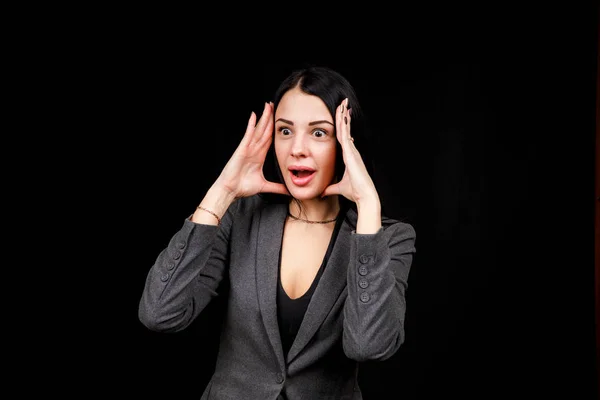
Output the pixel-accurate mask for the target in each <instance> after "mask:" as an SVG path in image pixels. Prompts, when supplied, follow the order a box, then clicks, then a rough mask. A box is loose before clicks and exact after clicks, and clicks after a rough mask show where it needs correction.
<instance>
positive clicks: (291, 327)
mask: <svg viewBox="0 0 600 400" xmlns="http://www.w3.org/2000/svg"><path fill="white" fill-rule="evenodd" d="M344 214H345V213H340V214H339V216H338V219H337V220H336V223H335V227H334V228H333V233H332V235H331V239H330V241H329V246H328V247H327V252H326V253H325V257H323V262H322V263H321V266H320V267H319V271H318V272H317V275H316V276H315V279H314V280H313V282H312V284H311V285H310V288H308V290H307V291H306V293H304V294H303V295H302V296H300V297H298V298H297V299H291V298H290V297H289V296H288V295H287V293H286V292H285V290H284V289H283V285H282V284H281V247H282V246H280V250H279V277H278V279H277V282H278V284H277V322H278V323H279V333H280V335H281V343H282V345H283V354H284V355H286V357H287V353H288V351H289V350H290V348H291V347H292V343H294V339H295V338H296V334H297V333H298V330H299V329H300V324H301V323H302V319H304V314H305V313H306V309H307V307H308V303H310V299H311V298H312V295H313V293H314V291H315V288H316V287H317V284H318V283H319V279H320V278H321V275H323V270H324V269H325V266H326V265H327V260H328V259H329V255H330V254H331V250H332V249H333V245H334V243H335V239H336V237H337V234H338V232H339V229H340V227H341V226H342V221H343V220H344V217H343V215H344ZM281 240H282V242H283V237H282V238H281Z"/></svg>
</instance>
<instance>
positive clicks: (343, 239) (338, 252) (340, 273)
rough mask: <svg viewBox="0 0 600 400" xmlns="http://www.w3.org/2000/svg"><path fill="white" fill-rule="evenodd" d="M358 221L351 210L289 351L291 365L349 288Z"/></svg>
mask: <svg viewBox="0 0 600 400" xmlns="http://www.w3.org/2000/svg"><path fill="white" fill-rule="evenodd" d="M356 219H357V215H356V212H355V211H354V210H353V209H349V210H348V212H347V214H346V219H345V220H344V222H343V223H342V226H341V227H340V231H339V232H338V236H337V239H336V242H335V244H334V247H333V249H332V251H331V255H330V257H329V260H328V261H327V264H326V265H325V271H323V275H322V276H321V280H320V281H319V284H318V285H317V287H316V289H315V292H314V293H313V297H312V299H311V301H310V303H309V304H308V308H307V310H306V314H305V315H304V319H303V320H302V324H300V328H299V331H298V334H297V335H296V339H295V340H294V343H293V344H292V347H291V349H290V351H289V354H288V360H287V361H288V363H290V362H291V361H292V360H293V359H294V357H296V356H297V355H298V354H299V353H300V351H302V349H303V348H304V347H305V346H306V345H307V344H308V342H309V341H310V339H311V338H312V337H313V335H314V334H315V332H316V331H317V329H318V328H319V326H320V325H321V324H322V323H323V320H324V319H325V317H326V316H327V314H329V311H330V310H331V308H332V307H333V305H334V303H335V302H336V301H337V300H338V298H339V297H340V294H341V293H342V291H343V289H344V288H345V287H346V283H347V274H348V261H349V259H350V235H351V233H352V231H353V230H354V229H355V226H356ZM349 221H350V223H349Z"/></svg>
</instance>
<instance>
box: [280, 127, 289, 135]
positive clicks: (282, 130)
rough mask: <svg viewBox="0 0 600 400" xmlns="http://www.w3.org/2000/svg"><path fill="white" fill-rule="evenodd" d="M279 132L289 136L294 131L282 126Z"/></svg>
mask: <svg viewBox="0 0 600 400" xmlns="http://www.w3.org/2000/svg"><path fill="white" fill-rule="evenodd" d="M278 131H279V132H280V133H281V134H282V135H283V136H288V135H291V134H292V131H291V130H290V129H289V128H286V127H285V126H282V127H280V128H279V129H278Z"/></svg>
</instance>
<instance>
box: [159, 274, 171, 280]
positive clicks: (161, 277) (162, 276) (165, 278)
mask: <svg viewBox="0 0 600 400" xmlns="http://www.w3.org/2000/svg"><path fill="white" fill-rule="evenodd" d="M170 277H171V275H169V273H168V272H167V273H165V274H163V275H161V276H160V280H161V281H163V282H166V281H168V280H169V278H170Z"/></svg>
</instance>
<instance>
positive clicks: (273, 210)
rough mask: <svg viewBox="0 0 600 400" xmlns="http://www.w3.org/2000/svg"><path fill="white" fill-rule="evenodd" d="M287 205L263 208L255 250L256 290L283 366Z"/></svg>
mask: <svg viewBox="0 0 600 400" xmlns="http://www.w3.org/2000/svg"><path fill="white" fill-rule="evenodd" d="M286 215H287V205H285V204H275V205H270V206H268V207H265V208H263V209H262V210H261V216H260V218H259V221H260V226H259V228H258V242H257V244H256V245H257V249H256V250H257V251H256V290H257V293H258V303H259V306H260V311H261V315H262V320H263V323H264V325H265V328H266V331H267V334H268V336H269V341H270V342H271V345H272V346H273V350H274V352H275V356H276V357H277V361H278V362H279V365H280V367H281V368H282V370H285V361H284V357H283V347H282V344H281V338H280V336H279V324H278V323H277V277H278V272H279V251H280V249H281V239H282V235H283V225H284V222H285V218H286Z"/></svg>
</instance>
